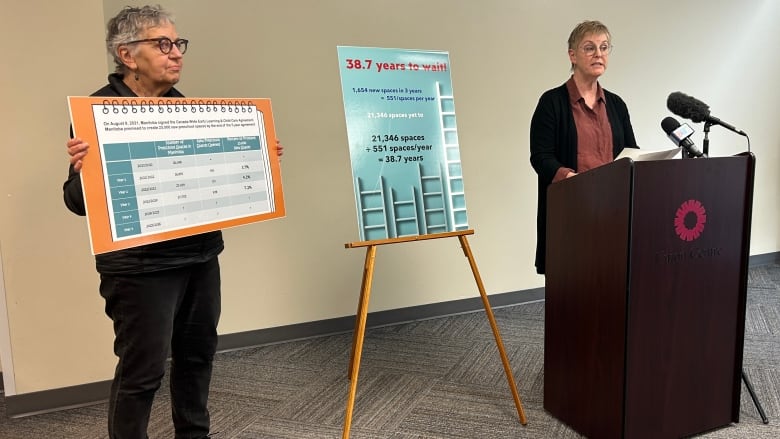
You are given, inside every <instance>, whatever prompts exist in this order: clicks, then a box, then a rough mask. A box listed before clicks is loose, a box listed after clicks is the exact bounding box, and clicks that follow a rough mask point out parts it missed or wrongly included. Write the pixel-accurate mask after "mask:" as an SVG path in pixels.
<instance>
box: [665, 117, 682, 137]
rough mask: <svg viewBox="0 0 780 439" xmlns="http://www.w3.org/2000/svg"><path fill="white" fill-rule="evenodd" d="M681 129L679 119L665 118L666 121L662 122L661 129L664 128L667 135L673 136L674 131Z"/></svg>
mask: <svg viewBox="0 0 780 439" xmlns="http://www.w3.org/2000/svg"><path fill="white" fill-rule="evenodd" d="M679 127H680V122H677V119H675V118H673V117H665V118H664V120H662V121H661V128H663V130H664V132H665V133H666V134H672V131H674V130H676V129H677V128H679Z"/></svg>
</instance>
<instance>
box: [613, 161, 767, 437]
mask: <svg viewBox="0 0 780 439" xmlns="http://www.w3.org/2000/svg"><path fill="white" fill-rule="evenodd" d="M751 167H752V157H749V156H743V157H726V158H710V159H696V160H667V161H656V162H637V163H636V170H635V181H636V184H635V186H634V194H633V212H632V231H631V255H630V259H631V264H630V270H631V272H630V285H629V294H628V322H627V324H628V333H627V343H626V345H627V357H626V437H631V438H636V437H647V438H664V437H681V436H688V435H692V434H696V433H700V432H703V431H707V430H711V429H713V428H717V427H720V426H725V425H728V424H729V423H731V422H732V421H737V419H734V417H733V413H735V412H738V407H737V409H736V410H735V407H734V404H735V401H736V404H738V401H739V394H738V392H739V380H740V376H741V370H740V368H741V358H742V354H741V353H742V345H743V335H742V334H743V332H744V301H745V294H746V285H745V282H743V274H744V273H743V270H745V269H746V264H747V260H746V255H747V248H746V246H747V245H748V243H747V242H744V236H745V234H744V233H743V231H744V230H745V229H746V228H749V227H750V224H746V219H747V218H749V215H746V212H749V211H750V206H749V202H750V200H752V197H751V196H749V193H750V192H751V191H752V169H751ZM735 359H739V360H740V361H735ZM737 363H740V364H737ZM735 392H737V394H736V395H735Z"/></svg>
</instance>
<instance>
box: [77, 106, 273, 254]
mask: <svg viewBox="0 0 780 439" xmlns="http://www.w3.org/2000/svg"><path fill="white" fill-rule="evenodd" d="M68 103H69V106H70V115H71V123H72V124H73V131H74V134H75V135H76V136H77V137H80V138H81V139H83V140H84V141H85V142H87V143H89V144H90V145H91V148H90V150H89V154H87V156H86V157H85V159H84V162H83V163H84V164H83V168H82V170H81V179H82V187H83V190H84V201H85V204H86V209H87V221H88V225H89V234H90V243H91V247H92V253H93V254H100V253H106V252H110V251H115V250H121V249H125V248H130V247H135V246H139V245H142V244H151V243H154V242H160V241H165V240H169V239H173V238H180V237H184V236H189V235H195V234H198V233H204V232H208V231H213V230H219V229H224V228H228V227H234V226H239V225H244V224H248V223H252V222H257V221H264V220H268V219H274V218H281V217H283V216H284V215H285V209H284V195H283V192H282V181H281V170H280V167H279V158H278V156H277V154H276V134H275V132H274V123H273V115H272V112H271V101H270V100H269V99H214V98H105V97H74V96H71V97H68ZM96 146H97V147H96Z"/></svg>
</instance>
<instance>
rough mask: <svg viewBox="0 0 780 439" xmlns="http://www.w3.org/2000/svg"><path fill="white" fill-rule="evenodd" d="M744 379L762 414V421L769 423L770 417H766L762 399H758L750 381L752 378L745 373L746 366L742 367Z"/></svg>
mask: <svg viewBox="0 0 780 439" xmlns="http://www.w3.org/2000/svg"><path fill="white" fill-rule="evenodd" d="M742 381H744V382H745V387H747V390H748V393H750V399H752V400H753V404H754V405H755V406H756V409H757V410H758V414H759V415H760V416H761V421H762V422H763V423H764V424H769V419H768V418H767V417H766V413H764V408H763V407H761V401H759V400H758V397H757V396H756V391H755V390H753V384H751V383H750V379H749V378H748V376H747V375H746V374H745V368H744V367H743V368H742Z"/></svg>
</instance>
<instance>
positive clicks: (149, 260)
mask: <svg viewBox="0 0 780 439" xmlns="http://www.w3.org/2000/svg"><path fill="white" fill-rule="evenodd" d="M92 96H107V97H135V96H136V95H135V93H133V92H132V90H130V88H128V87H127V85H125V83H124V82H122V76H121V75H119V74H117V73H112V74H111V75H109V76H108V85H106V86H105V87H103V88H101V89H100V90H98V91H96V92H95V93H93V94H92ZM164 96H165V97H182V94H181V93H179V91H178V90H176V89H175V88H171V89H170V91H168V93H166V94H165V95H164ZM71 131H72V130H71ZM71 135H72V133H71ZM96 147H97V145H93V147H92V150H93V151H96ZM93 154H94V152H93ZM62 191H63V197H64V199H65V205H66V206H67V207H68V209H70V210H71V211H72V212H73V213H75V214H77V215H82V216H83V215H86V209H85V207H84V194H83V191H82V189H81V173H79V172H76V171H74V170H73V166H70V169H69V170H68V179H67V180H65V183H64V184H63V185H62ZM223 248H224V243H223V241H222V232H221V231H216V232H208V233H203V234H200V235H194V236H187V237H184V238H177V239H172V240H169V241H163V242H158V243H154V244H149V245H142V246H139V247H134V248H129V249H125V250H117V251H113V252H109V253H103V254H99V255H96V256H95V265H96V268H97V271H98V272H99V273H101V274H138V273H146V272H151V271H159V270H166V269H171V268H177V267H182V266H185V265H190V264H196V263H200V262H205V261H208V260H210V259H212V258H214V257H215V256H217V255H218V254H219V253H220V252H222V250H223Z"/></svg>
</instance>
